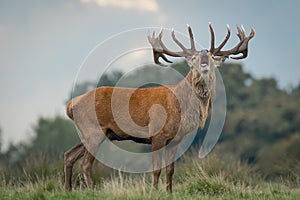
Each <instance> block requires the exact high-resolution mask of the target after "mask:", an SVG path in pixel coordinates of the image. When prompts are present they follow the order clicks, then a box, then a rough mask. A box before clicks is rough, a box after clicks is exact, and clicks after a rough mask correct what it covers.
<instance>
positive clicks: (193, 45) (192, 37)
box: [187, 24, 196, 51]
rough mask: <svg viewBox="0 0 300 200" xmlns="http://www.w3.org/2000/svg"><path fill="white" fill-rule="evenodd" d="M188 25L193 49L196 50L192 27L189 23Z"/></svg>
mask: <svg viewBox="0 0 300 200" xmlns="http://www.w3.org/2000/svg"><path fill="white" fill-rule="evenodd" d="M187 27H188V31H189V35H190V43H191V50H193V51H196V48H195V41H194V36H193V32H192V28H191V27H190V25H189V24H187Z"/></svg>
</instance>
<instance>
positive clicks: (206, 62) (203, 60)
mask: <svg viewBox="0 0 300 200" xmlns="http://www.w3.org/2000/svg"><path fill="white" fill-rule="evenodd" d="M207 65H208V56H206V55H205V56H202V59H201V62H200V66H201V67H206V66H207Z"/></svg>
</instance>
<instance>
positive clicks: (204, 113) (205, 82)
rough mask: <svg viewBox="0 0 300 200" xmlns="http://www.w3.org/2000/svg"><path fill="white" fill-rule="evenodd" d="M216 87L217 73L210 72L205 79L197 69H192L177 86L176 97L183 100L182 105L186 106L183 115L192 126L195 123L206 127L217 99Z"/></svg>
mask: <svg viewBox="0 0 300 200" xmlns="http://www.w3.org/2000/svg"><path fill="white" fill-rule="evenodd" d="M215 87H216V83H215V72H210V74H209V75H208V76H207V77H206V78H204V77H202V76H201V74H200V73H199V72H198V71H197V70H196V69H191V70H190V71H189V73H188V74H187V76H186V77H185V78H184V79H183V80H182V81H181V82H179V83H178V84H177V85H176V88H175V93H176V96H177V97H179V98H180V99H181V100H180V101H181V103H182V104H181V105H183V106H184V108H183V110H182V114H183V116H184V118H186V120H188V121H189V123H190V124H191V125H192V124H193V123H195V124H198V127H201V128H203V127H204V125H205V121H206V119H207V117H208V115H209V112H210V110H211V106H212V102H213V99H214V98H215V93H216V92H215V90H216V89H215ZM181 109H182V108H181ZM196 116H197V118H195V117H196ZM187 129H189V128H187Z"/></svg>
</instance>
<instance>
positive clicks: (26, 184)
mask: <svg viewBox="0 0 300 200" xmlns="http://www.w3.org/2000/svg"><path fill="white" fill-rule="evenodd" d="M95 174H97V175H98V173H94V175H95ZM32 176H34V175H28V174H27V175H26V177H27V178H23V179H22V180H20V181H18V180H16V179H14V180H13V179H9V181H7V180H6V179H4V178H0V181H1V182H0V199H1V200H6V199H36V200H40V199H55V200H56V199H299V196H300V187H299V185H298V184H297V183H291V182H289V181H288V180H281V181H279V182H267V181H265V180H264V179H263V178H262V177H261V176H260V174H259V173H258V172H257V170H256V169H255V168H253V167H250V166H248V165H246V164H243V163H240V162H236V161H233V159H230V158H226V159H225V158H222V159H221V158H218V157H217V156H213V155H210V156H209V157H208V158H206V159H202V160H200V159H198V158H192V157H189V156H185V157H184V158H182V159H181V161H179V162H178V163H177V165H176V169H175V177H174V186H173V191H174V192H173V193H172V194H168V193H167V192H165V185H164V184H165V179H164V174H163V173H162V175H161V181H160V185H159V188H160V190H158V191H156V190H154V189H153V188H152V186H151V174H138V175H131V174H124V173H121V172H116V171H115V172H114V173H113V174H112V175H111V176H110V177H109V178H103V179H101V180H100V179H98V181H96V186H95V189H94V190H89V189H86V188H85V185H84V183H83V180H82V175H80V174H78V173H76V174H75V177H74V182H75V183H76V188H75V190H74V191H73V192H65V191H64V187H63V174H62V171H59V170H57V171H55V172H53V173H51V174H50V173H49V175H48V176H45V175H43V176H38V175H36V176H34V177H32Z"/></svg>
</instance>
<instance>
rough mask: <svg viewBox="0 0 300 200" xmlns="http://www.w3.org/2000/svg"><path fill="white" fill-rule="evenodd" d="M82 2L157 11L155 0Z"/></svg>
mask: <svg viewBox="0 0 300 200" xmlns="http://www.w3.org/2000/svg"><path fill="white" fill-rule="evenodd" d="M81 2H82V3H96V4H97V5H98V6H100V7H109V6H111V7H118V8H121V9H123V10H138V11H147V12H157V11H158V3H157V1H156V0H121V1H120V0H81Z"/></svg>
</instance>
